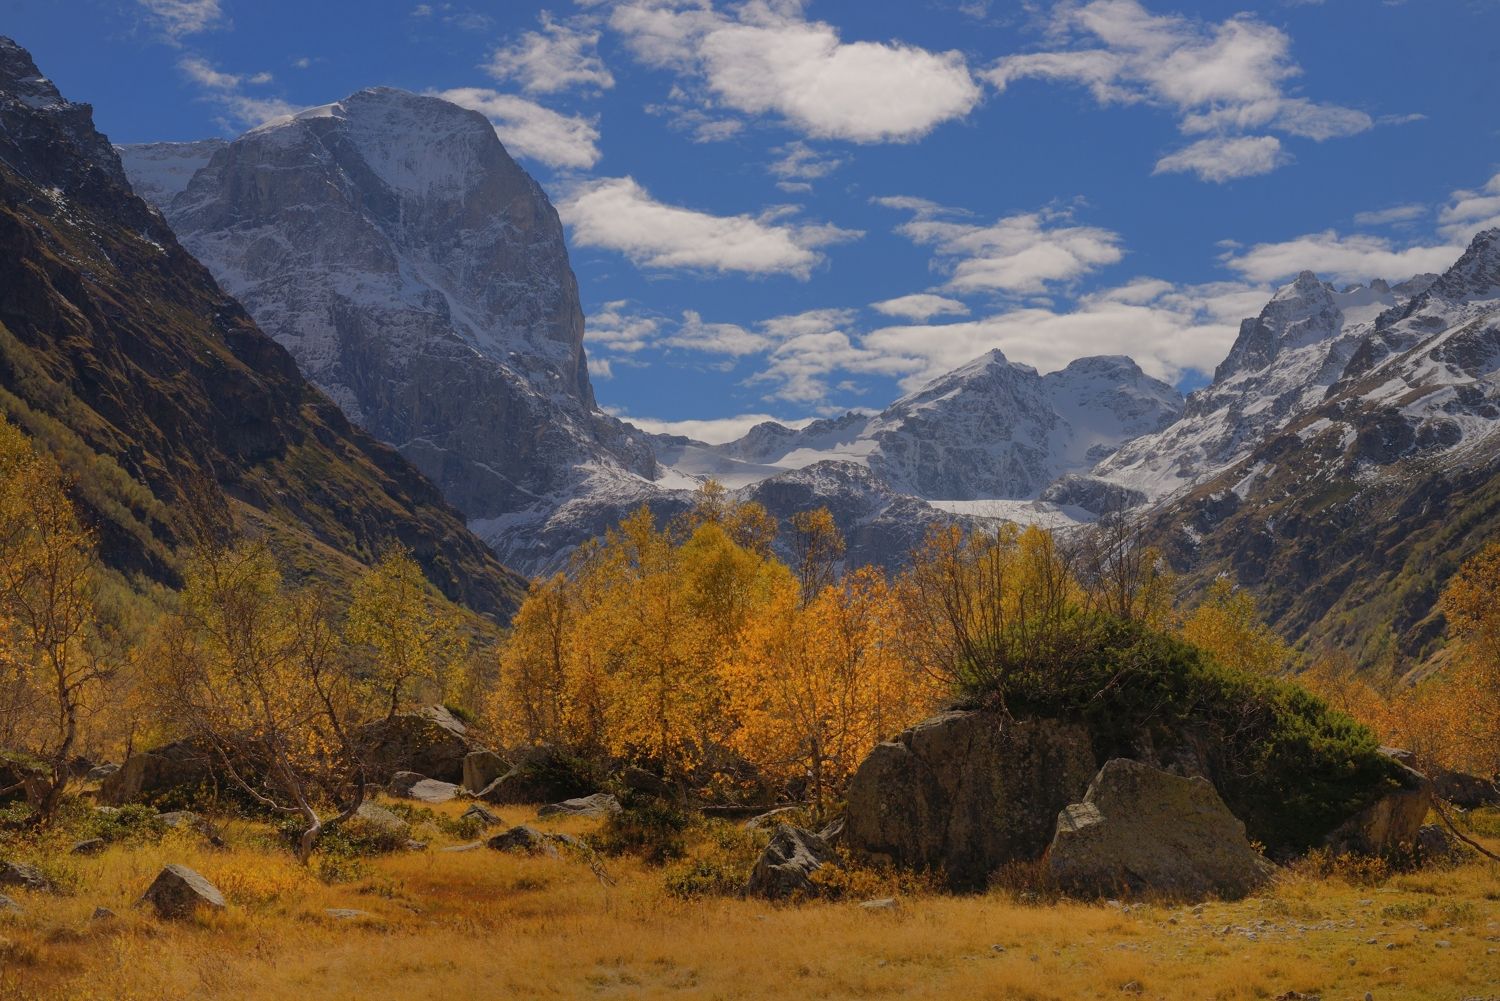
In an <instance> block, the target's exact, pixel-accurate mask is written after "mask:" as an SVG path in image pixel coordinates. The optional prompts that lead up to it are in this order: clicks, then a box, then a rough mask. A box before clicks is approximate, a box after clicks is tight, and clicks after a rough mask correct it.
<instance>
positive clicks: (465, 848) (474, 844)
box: [438, 841, 484, 852]
mask: <svg viewBox="0 0 1500 1001" xmlns="http://www.w3.org/2000/svg"><path fill="white" fill-rule="evenodd" d="M483 847H484V842H483V841H470V842H469V843H468V844H464V845H449V846H448V847H447V848H439V849H438V851H441V852H472V851H475V850H477V849H480V848H483Z"/></svg>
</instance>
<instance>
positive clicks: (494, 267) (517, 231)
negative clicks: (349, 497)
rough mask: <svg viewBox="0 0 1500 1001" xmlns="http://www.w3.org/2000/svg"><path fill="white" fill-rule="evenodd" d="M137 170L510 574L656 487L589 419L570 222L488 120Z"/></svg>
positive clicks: (204, 250)
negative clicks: (615, 496) (563, 527)
mask: <svg viewBox="0 0 1500 1001" xmlns="http://www.w3.org/2000/svg"><path fill="white" fill-rule="evenodd" d="M123 156H124V161H125V167H126V170H127V172H128V173H129V174H130V176H131V178H132V180H133V182H134V183H135V184H136V186H137V190H139V191H140V192H141V193H142V194H144V195H146V196H148V197H153V198H155V199H157V203H158V205H159V206H160V208H161V210H162V211H163V213H164V214H165V215H166V217H167V219H168V220H169V221H170V223H171V224H172V227H173V228H174V230H175V231H176V232H177V234H178V237H179V238H180V239H181V241H182V243H183V245H184V246H185V247H187V248H188V250H190V251H191V252H192V253H193V254H194V255H196V256H197V257H198V259H199V260H201V261H202V262H203V263H204V264H205V265H207V266H208V268H209V269H210V270H211V271H212V272H213V273H214V275H215V276H216V277H217V278H218V280H219V282H220V284H221V285H222V286H223V287H224V288H225V289H226V290H227V291H228V292H230V293H231V294H232V295H234V296H235V297H236V298H238V299H239V300H240V302H242V303H243V304H244V305H245V308H246V309H248V310H249V311H250V313H251V315H252V316H254V317H255V319H256V321H257V322H258V323H259V324H260V326H261V328H262V329H264V330H265V331H266V332H267V333H269V334H270V335H271V336H272V337H274V338H275V339H276V340H277V342H278V343H280V344H281V345H282V346H283V347H285V348H286V349H287V350H288V351H290V352H291V354H292V357H293V358H295V359H296V361H297V364H298V365H299V366H300V367H301V369H302V372H303V373H304V374H305V375H306V376H307V378H308V379H310V380H311V381H312V382H313V383H314V384H316V385H317V386H318V387H319V388H321V389H322V390H323V391H324V392H326V393H327V394H328V395H329V396H330V397H331V398H332V399H333V400H334V402H336V403H337V404H338V405H339V406H340V407H342V408H343V410H344V412H345V414H347V415H348V417H349V418H350V420H352V421H353V422H354V423H356V424H358V425H360V426H361V427H363V428H364V429H365V430H367V431H369V432H370V433H371V434H373V435H374V436H376V437H377V438H379V439H381V440H382V441H385V442H388V443H390V444H391V445H394V446H395V447H396V448H397V449H398V450H399V451H400V452H401V453H402V455H404V456H405V457H406V458H407V459H409V460H410V461H411V462H413V463H414V464H415V465H416V466H417V467H418V468H420V469H421V470H422V471H423V472H425V473H426V474H427V475H428V476H429V477H431V478H432V479H433V481H434V482H436V483H437V484H438V485H439V486H440V487H441V488H442V491H443V494H444V495H445V496H446V497H447V499H448V500H449V501H450V502H451V503H453V504H454V505H455V506H456V507H458V508H459V509H460V510H462V511H463V512H464V513H465V515H466V516H467V517H468V519H469V522H470V524H471V526H472V527H473V528H474V530H475V531H477V532H478V533H479V534H480V535H481V536H482V537H484V538H485V540H486V541H487V542H489V543H490V544H491V545H492V546H493V547H494V548H495V550H496V551H497V552H498V553H499V554H500V555H501V557H502V558H503V559H506V561H507V562H511V563H513V564H514V565H518V566H521V567H522V568H523V569H527V570H536V569H540V568H541V567H542V565H543V563H545V561H544V560H543V561H540V562H539V561H538V560H537V559H535V558H534V557H533V555H532V553H533V550H534V548H535V546H534V538H533V536H534V535H535V534H536V533H537V532H539V531H543V530H544V529H545V528H546V524H547V521H548V520H549V519H550V518H551V517H552V516H553V515H554V514H555V512H556V511H557V510H558V509H559V508H560V507H562V506H563V505H564V504H566V503H567V502H568V501H569V500H571V499H573V498H576V497H579V496H583V495H588V494H600V493H604V494H609V493H611V492H614V493H622V492H623V494H625V495H629V494H631V493H633V492H634V491H636V490H638V489H639V488H640V487H641V485H642V484H646V483H650V482H651V481H653V480H655V479H656V478H657V476H658V470H657V469H656V464H655V458H654V455H653V452H652V450H651V447H650V444H649V442H648V440H647V437H646V435H644V434H643V433H642V432H640V431H638V430H636V429H635V428H633V427H630V426H629V425H626V424H623V423H621V422H620V421H617V420H615V419H614V418H611V417H609V416H608V415H606V414H604V413H602V412H601V411H600V410H599V408H598V406H597V405H596V403H595V400H594V393H593V388H592V386H591V385H590V383H589V375H588V365H587V360H586V358H585V354H584V348H583V324H584V318H583V310H582V308H581V307H580V305H579V301H578V283H577V281H576V280H575V279H574V276H573V272H572V269H571V267H570V266H569V263H568V257H567V249H566V246H565V245H564V242H563V230H562V224H561V222H560V221H559V220H558V217H557V212H556V211H555V210H554V209H553V207H552V205H551V203H550V202H549V201H548V200H547V197H546V195H545V194H544V193H543V191H542V189H541V188H540V187H539V186H538V185H537V183H536V182H535V181H534V180H533V179H532V178H531V177H530V176H529V175H528V174H527V173H526V172H525V171H524V170H522V169H521V168H520V166H518V165H517V164H516V162H515V161H514V160H513V159H511V157H510V156H509V154H507V153H506V151H505V149H504V147H503V146H502V145H501V143H500V140H499V139H498V138H497V137H496V136H495V130H494V127H493V126H492V125H491V124H490V123H489V121H488V120H487V119H485V117H484V116H483V115H480V114H478V113H477V112H473V111H469V110H466V109H463V108H460V107H458V106H456V105H453V104H450V103H448V102H446V101H442V100H439V99H437V98H433V97H424V96H420V95H416V94H411V93H407V92H405V91H400V90H392V89H389V88H376V89H372V90H362V91H360V92H358V93H356V94H353V95H351V96H350V97H348V98H346V99H345V100H343V101H340V102H338V103H336V104H330V105H327V106H324V107H320V108H313V109H311V110H308V111H304V112H302V113H301V114H298V115H295V116H291V117H286V118H281V119H277V120H274V121H272V122H269V123H267V124H265V125H263V126H261V127H260V128H257V129H255V130H253V131H251V132H249V133H247V134H246V135H244V136H241V137H240V138H239V139H236V140H235V141H233V142H230V143H227V144H220V145H212V144H203V143H187V144H171V145H167V144H154V145H150V146H132V147H126V148H125V149H124V150H123ZM189 171H191V173H190V176H189V179H188V180H187V181H185V182H183V181H182V180H181V179H182V176H183V174H185V173H188V172H189ZM169 182H170V183H169Z"/></svg>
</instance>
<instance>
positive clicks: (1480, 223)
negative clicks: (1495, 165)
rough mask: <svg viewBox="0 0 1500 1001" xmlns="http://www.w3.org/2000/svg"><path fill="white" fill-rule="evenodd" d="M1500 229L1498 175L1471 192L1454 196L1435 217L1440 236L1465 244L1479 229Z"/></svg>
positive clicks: (1464, 191) (1499, 179) (1499, 181)
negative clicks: (1436, 217)
mask: <svg viewBox="0 0 1500 1001" xmlns="http://www.w3.org/2000/svg"><path fill="white" fill-rule="evenodd" d="M1495 226H1500V174H1496V175H1495V176H1494V177H1491V178H1490V179H1489V180H1488V181H1487V182H1486V183H1485V184H1484V185H1483V186H1482V187H1480V188H1477V189H1475V190H1472V191H1467V190H1460V191H1455V192H1453V196H1452V199H1451V200H1450V201H1449V204H1447V205H1446V206H1444V207H1443V209H1442V211H1441V212H1439V213H1438V229H1439V232H1440V233H1442V235H1443V236H1446V237H1448V238H1450V239H1454V240H1462V241H1464V242H1468V240H1469V238H1470V237H1472V236H1473V235H1474V234H1475V233H1477V232H1479V231H1480V230H1482V229H1491V228H1493V227H1495Z"/></svg>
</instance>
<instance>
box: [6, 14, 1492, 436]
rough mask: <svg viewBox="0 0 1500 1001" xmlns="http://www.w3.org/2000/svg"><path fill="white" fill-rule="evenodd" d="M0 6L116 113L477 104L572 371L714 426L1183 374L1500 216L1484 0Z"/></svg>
mask: <svg viewBox="0 0 1500 1001" xmlns="http://www.w3.org/2000/svg"><path fill="white" fill-rule="evenodd" d="M6 6H7V16H6V18H5V23H4V24H3V25H0V31H4V32H5V33H8V34H12V35H13V36H14V37H16V38H17V40H18V41H20V42H21V43H22V44H23V45H26V46H27V47H29V48H30V49H31V50H32V51H33V53H34V54H35V55H36V57H37V60H38V62H39V64H40V65H41V67H42V69H43V71H44V72H45V73H47V74H49V75H50V76H52V77H53V78H54V79H55V80H56V81H57V82H58V84H59V86H60V88H61V89H62V90H63V92H64V93H65V94H66V95H67V96H69V97H71V98H73V99H75V100H85V101H90V102H92V103H93V104H94V105H95V117H96V119H97V121H98V124H99V126H100V127H101V128H102V129H103V130H104V131H105V132H106V133H107V134H108V135H109V136H110V137H111V138H112V139H114V140H115V141H116V142H141V141H153V140H185V139H195V138H201V137H204V136H210V135H224V136H232V135H235V134H237V133H238V132H240V131H243V130H244V129H245V128H247V127H250V126H252V125H254V124H257V123H258V122H259V121H261V120H264V119H265V118H266V117H269V116H274V115H276V114H282V113H286V112H288V111H291V110H295V109H298V108H302V107H307V106H312V105H318V104H326V103H328V102H331V101H335V100H338V99H339V98H341V97H343V96H345V95H347V94H348V93H350V92H352V91H355V90H358V89H360V88H362V87H367V86H373V85H378V84H379V85H389V86H396V87H404V88H407V89H410V90H415V91H432V92H437V93H442V94H445V95H447V96H448V97H449V98H450V99H453V100H456V101H458V102H460V103H464V104H467V105H469V106H471V107H474V108H476V109H477V110H480V111H483V112H484V113H486V114H487V115H489V116H490V117H491V119H492V120H493V121H495V123H496V128H497V132H498V133H499V134H500V136H501V139H502V140H503V141H505V143H506V145H507V147H508V148H509V149H510V150H511V151H512V153H513V154H515V155H516V156H517V157H518V158H519V159H520V160H521V161H522V163H523V164H524V165H525V166H526V167H527V168H528V169H529V170H530V171H531V172H532V173H533V174H534V175H535V176H536V177H537V178H538V179H539V180H540V181H541V183H542V184H543V186H544V187H545V188H546V189H547V191H548V192H549V194H550V195H551V196H552V199H553V201H554V202H555V203H557V205H558V206H559V209H560V211H561V213H562V215H563V218H564V220H565V222H566V223H567V226H568V230H569V242H570V247H571V252H572V257H573V265H574V269H575V271H576V272H577V274H578V279H579V283H580V286H581V289H582V295H583V301H584V308H585V310H586V312H587V313H588V315H589V333H588V342H589V350H590V354H591V358H592V359H593V362H592V364H593V368H594V374H595V380H596V392H597V395H598V397H599V399H600V402H601V403H602V404H603V405H605V406H606V407H607V408H609V409H611V410H613V411H616V412H619V413H621V414H623V415H626V416H629V417H631V418H632V419H635V420H638V421H641V422H643V423H647V424H648V425H649V426H652V427H658V426H662V427H666V426H675V427H677V428H679V429H682V430H687V431H690V432H696V433H698V434H701V435H703V436H706V437H709V438H711V439H722V438H725V437H728V436H730V435H731V434H732V433H733V431H735V430H736V429H738V428H741V427H743V426H746V425H747V423H748V422H750V421H752V420H754V419H756V418H757V417H758V416H759V415H772V416H776V417H778V418H782V419H798V418H807V417H810V416H817V415H823V414H828V413H836V412H842V411H843V410H845V409H849V408H854V407H880V406H883V405H884V404H885V403H887V402H889V401H890V400H891V399H892V398H894V397H895V396H896V395H899V394H900V393H901V392H902V391H903V390H905V389H910V388H913V387H915V386H916V385H918V384H920V382H922V381H923V380H925V379H926V378H929V377H931V376H932V375H935V374H937V373H940V372H942V371H945V370H947V369H950V368H953V367H955V366H957V365H959V364H962V363H963V362H965V361H967V360H969V359H970V358H972V357H975V356H977V355H978V354H980V353H982V352H983V351H986V350H988V349H990V348H992V347H1000V348H1002V349H1003V350H1004V351H1005V352H1006V354H1007V356H1009V357H1010V358H1012V359H1013V360H1016V361H1022V362H1026V363H1028V364H1032V365H1035V366H1037V367H1038V368H1040V369H1042V370H1044V371H1046V370H1050V369H1054V368H1058V367H1061V366H1062V365H1063V364H1066V362H1067V361H1068V360H1070V359H1072V358H1074V357H1080V356H1083V355H1088V354H1101V353H1107V354H1129V355H1131V356H1132V357H1134V358H1136V360H1137V361H1138V362H1140V364H1141V365H1142V366H1143V367H1144V368H1145V369H1146V370H1147V371H1148V372H1150V373H1152V374H1153V375H1157V376H1159V377H1162V378H1165V379H1168V380H1170V381H1176V382H1180V383H1181V384H1183V385H1184V386H1193V385H1197V384H1201V382H1202V381H1203V379H1204V373H1205V372H1209V371H1211V370H1212V368H1213V366H1214V365H1215V364H1216V363H1217V362H1218V361H1219V359H1220V358H1221V357H1222V356H1223V354H1224V352H1225V351H1226V350H1227V348H1228V345H1229V343H1230V341H1231V340H1232V339H1233V336H1234V331H1235V328H1236V326H1237V321H1238V319H1239V318H1240V317H1242V316H1246V315H1253V314H1254V313H1255V312H1257V311H1258V309H1259V307H1260V305H1261V304H1262V303H1263V302H1264V300H1265V299H1266V298H1267V296H1268V294H1269V292H1270V290H1271V289H1272V288H1274V286H1275V285H1276V284H1277V283H1278V282H1281V281H1283V280H1285V279H1286V278H1287V277H1289V276H1290V275H1293V274H1295V273H1296V272H1297V271H1298V270H1301V269H1303V268H1310V269H1313V270H1316V271H1318V272H1319V273H1320V274H1321V275H1323V276H1324V277H1325V278H1327V279H1329V280H1332V281H1335V282H1337V283H1340V284H1342V283H1350V282H1355V281H1365V280H1368V279H1370V278H1373V277H1385V278H1388V279H1391V280H1396V279H1400V278H1404V277H1407V276H1409V275H1411V274H1413V273H1417V272H1421V271H1428V270H1437V269H1441V268H1442V267H1444V266H1446V265H1447V264H1448V263H1450V262H1451V261H1452V260H1453V259H1454V258H1455V257H1456V256H1457V254H1458V252H1459V251H1460V250H1461V248H1462V246H1463V244H1464V243H1466V242H1467V239H1468V237H1469V236H1470V235H1471V234H1472V233H1473V232H1474V231H1476V230H1477V229H1479V228H1481V227H1483V226H1486V225H1496V224H1500V98H1497V94H1500V0H1409V2H1391V0H1323V2H1315V0H1314V2H1309V0H1299V2H1293V0H1263V2H1258V3H1248V2H1246V0H1239V2H1228V3H1223V2H1200V3H1195V4H1187V3H1185V2H1183V0H1141V2H1137V0H1095V2H1087V3H1085V2H1055V3H1054V2H1050V0H1039V2H1033V3H1003V2H1001V0H991V2H988V3H986V2H984V0H901V2H879V3H876V2H855V0H807V2H798V0H751V2H727V0H715V2H711V0H577V2H574V0H556V2H554V3H551V4H546V5H540V6H539V5H535V4H531V3H523V2H516V0H507V2H504V3H494V2H492V3H480V2H475V3H467V4H466V3H461V2H457V0H455V2H451V3H448V2H432V3H425V4H416V3H411V2H406V0H400V2H397V0H368V2H363V3H356V2H334V0H316V2H308V0H301V2H295V3H294V2H284V0H9V2H8V3H7V5H6ZM682 421H693V422H697V423H692V424H687V425H682V424H678V423H676V422H682Z"/></svg>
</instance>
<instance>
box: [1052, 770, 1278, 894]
mask: <svg viewBox="0 0 1500 1001" xmlns="http://www.w3.org/2000/svg"><path fill="white" fill-rule="evenodd" d="M1047 865H1048V869H1049V870H1050V872H1051V874H1052V876H1053V878H1054V879H1055V880H1056V881H1057V883H1058V885H1059V886H1060V887H1062V888H1063V889H1064V890H1066V891H1068V892H1070V893H1074V894H1080V895H1086V896H1104V895H1106V894H1111V893H1118V892H1120V891H1122V890H1126V891H1129V892H1131V893H1157V894H1164V895H1167V896H1172V897H1177V898H1186V899H1201V898H1204V897H1208V896H1219V897H1226V898H1231V899H1238V898H1240V897H1244V896H1246V895H1248V894H1250V893H1252V892H1253V891H1254V890H1256V889H1257V888H1258V887H1260V886H1262V885H1264V884H1265V883H1266V881H1267V880H1269V879H1270V877H1271V874H1272V871H1273V868H1272V866H1271V864H1270V863H1269V862H1267V861H1266V860H1265V859H1264V858H1262V857H1261V856H1260V855H1259V854H1258V853H1256V851H1255V850H1254V849H1253V848H1251V847H1250V842H1249V841H1248V840H1246V838H1245V825H1244V823H1243V822H1241V821H1240V820H1239V819H1238V818H1236V817H1235V816H1234V815H1233V814H1232V813H1230V812H1229V808H1228V807H1227V806H1225V805H1224V801H1223V800H1221V799H1220V798H1219V794H1218V793H1217V792H1216V791H1215V790H1214V787H1213V785H1212V784H1211V783H1210V782H1209V781H1208V780H1207V779H1204V778H1201V777H1193V778H1183V777H1182V776H1178V775H1173V774H1171V773H1169V772H1164V771H1162V770H1160V769H1158V768H1153V767H1151V766H1150V765H1146V764H1142V763H1141V762H1138V761H1130V760H1127V759H1124V758H1116V759H1113V760H1111V761H1108V762H1105V764H1104V767H1103V768H1101V769H1100V770H1099V774H1098V775H1097V776H1095V778H1094V781H1093V782H1091V783H1090V784H1089V787H1088V791H1087V792H1086V793H1085V794H1084V796H1083V799H1082V801H1081V802H1078V803H1074V804H1071V805H1069V806H1068V807H1066V808H1065V809H1064V810H1062V812H1061V813H1060V814H1059V815H1058V817H1057V833H1056V836H1055V837H1054V838H1053V841H1052V845H1051V847H1050V848H1048V850H1047Z"/></svg>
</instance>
